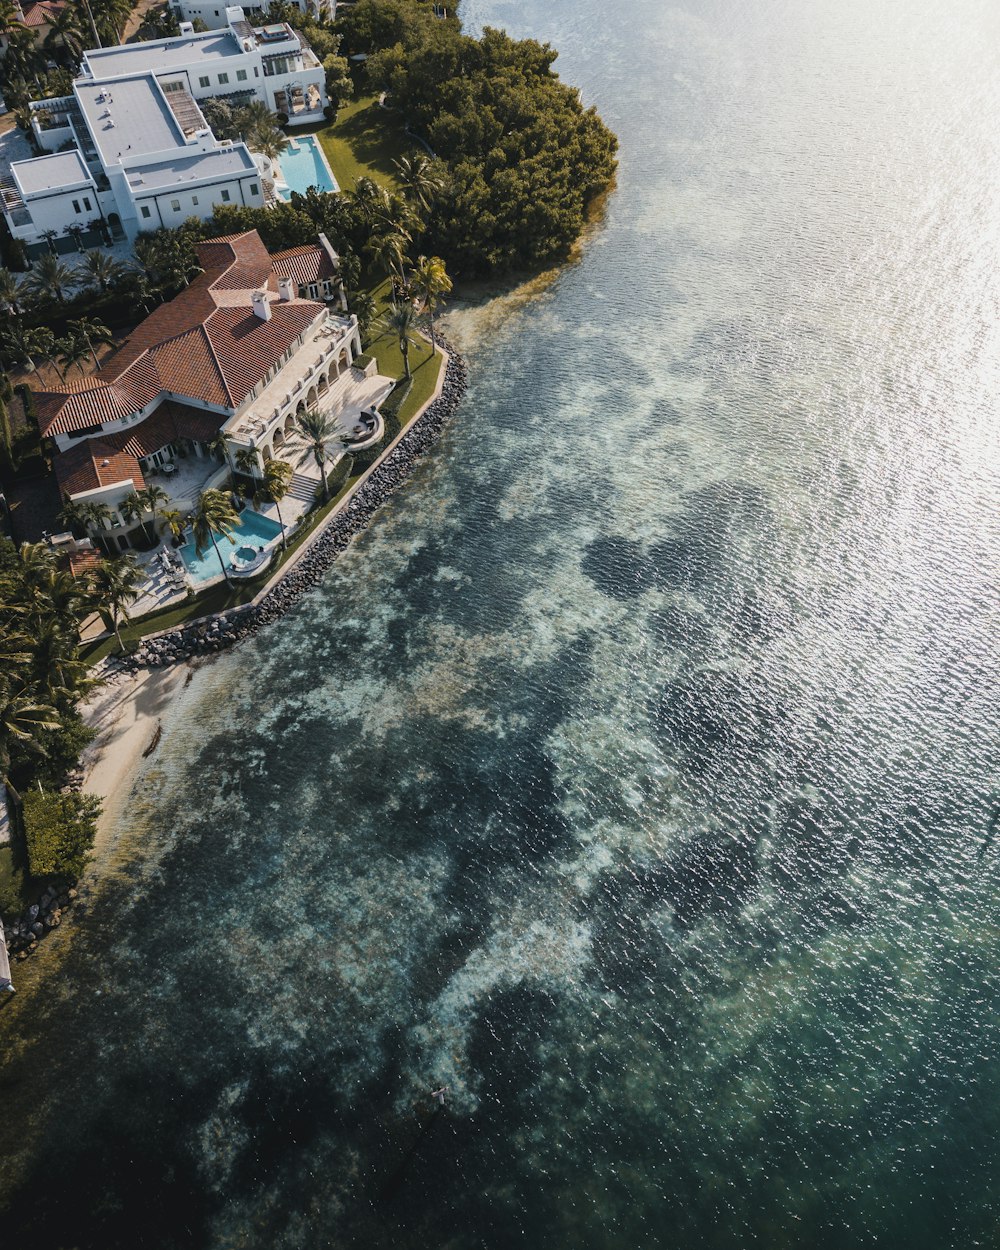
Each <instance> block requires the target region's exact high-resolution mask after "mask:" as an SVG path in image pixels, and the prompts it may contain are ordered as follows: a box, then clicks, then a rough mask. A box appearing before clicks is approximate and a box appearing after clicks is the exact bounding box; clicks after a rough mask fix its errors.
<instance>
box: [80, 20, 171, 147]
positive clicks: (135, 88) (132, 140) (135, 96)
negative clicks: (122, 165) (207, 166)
mask: <svg viewBox="0 0 1000 1250" xmlns="http://www.w3.org/2000/svg"><path fill="white" fill-rule="evenodd" d="M139 46H141V47H148V46H149V45H148V44H143V45H139ZM74 91H75V92H76V97H77V99H78V100H79V101H80V108H81V109H82V110H83V113H84V116H85V117H86V119H87V125H88V126H89V127H90V133H91V134H92V135H93V136H94V142H95V143H96V144H97V149H98V151H99V152H100V154H101V159H102V160H103V162H104V164H105V166H110V165H116V164H118V162H119V161H120V160H123V161H128V160H129V159H130V158H132V157H135V156H142V155H143V153H145V152H166V151H169V150H170V149H171V148H182V147H184V146H185V143H186V140H185V138H184V133H183V131H182V130H181V128H180V125H179V124H178V122H177V119H176V118H175V117H174V115H173V113H172V112H171V110H170V105H169V104H167V101H166V99H165V98H164V95H163V92H162V91H161V90H160V87H159V84H158V83H157V82H156V79H155V78H154V77H153V75H152V74H141V75H138V76H137V77H134V78H119V79H117V80H116V81H115V82H114V83H106V84H105V85H104V86H98V85H97V84H96V83H91V82H88V81H87V80H86V79H84V80H82V81H81V80H77V83H76V86H75V88H74Z"/></svg>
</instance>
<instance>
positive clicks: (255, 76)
mask: <svg viewBox="0 0 1000 1250" xmlns="http://www.w3.org/2000/svg"><path fill="white" fill-rule="evenodd" d="M253 76H254V78H259V77H260V70H259V69H258V68H257V66H256V65H255V66H254V67H253Z"/></svg>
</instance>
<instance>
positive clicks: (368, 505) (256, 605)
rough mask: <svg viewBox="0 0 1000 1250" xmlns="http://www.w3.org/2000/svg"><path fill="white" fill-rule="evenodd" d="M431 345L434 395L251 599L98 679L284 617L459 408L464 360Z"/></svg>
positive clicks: (231, 641)
mask: <svg viewBox="0 0 1000 1250" xmlns="http://www.w3.org/2000/svg"><path fill="white" fill-rule="evenodd" d="M438 342H439V344H440V347H441V349H442V351H443V352H444V353H445V354H446V360H445V368H444V370H443V372H442V375H441V378H440V380H439V385H438V388H437V390H436V392H435V394H434V395H433V396H432V397H431V398H430V399H429V400H428V401H427V404H426V405H425V407H424V408H423V410H422V411H420V412H418V413H417V414H416V415H415V416H414V417H413V418H412V419H411V421H410V423H409V424H408V425H407V426H406V428H405V430H403V432H402V433H401V434H400V435H399V437H398V438H397V439H396V441H395V442H394V443H393V444H392V446H391V447H389V448H388V449H386V450H385V451H384V452H383V453H382V455H381V456H380V457H379V459H378V460H376V461H375V463H374V464H373V465H372V466H371V467H370V468H369V469H368V470H367V471H366V472H365V474H364V476H362V477H361V478H360V479H359V480H358V482H357V483H356V484H355V486H354V488H353V489H352V490H351V492H350V493H349V494H347V495H345V496H344V498H343V499H342V500H341V501H340V502H339V503H338V505H337V507H336V508H335V509H334V510H333V511H332V512H331V513H330V515H329V516H328V517H327V518H326V519H325V520H324V521H323V523H322V524H321V525H319V526H318V527H317V529H316V530H315V532H314V533H313V534H312V535H310V537H309V538H308V539H307V541H306V542H304V543H303V545H302V546H301V547H300V548H299V550H298V551H297V552H295V554H294V555H293V556H292V558H291V559H290V560H289V561H288V562H287V563H286V564H285V565H284V566H283V567H282V568H281V569H280V570H279V571H278V573H276V574H275V576H274V577H273V578H272V579H271V580H270V581H269V582H268V583H267V584H266V585H265V587H264V588H263V589H262V590H261V591H260V593H259V594H258V595H257V597H256V598H255V599H254V600H253V601H252V602H250V603H247V604H243V605H241V606H239V607H235V608H228V609H227V610H226V611H224V612H219V613H214V614H213V613H209V614H206V615H205V616H203V617H198V618H197V619H195V620H193V621H191V622H189V623H188V624H186V625H183V626H180V627H178V628H174V629H168V630H164V631H163V632H162V633H158V634H150V635H148V636H147V637H145V638H143V639H142V640H141V641H140V642H139V645H138V646H137V648H136V650H135V651H134V652H133V653H132V654H131V655H125V656H121V655H109V656H107V657H106V658H105V659H104V660H103V661H102V670H99V671H102V675H104V676H109V675H115V674H122V673H138V672H140V671H141V670H142V669H144V668H162V667H164V666H169V665H174V664H177V663H179V662H181V661H184V660H188V659H191V658H192V657H194V656H203V655H212V654H217V653H218V652H220V651H223V650H227V649H228V648H229V647H231V646H234V645H235V644H236V643H238V642H240V641H242V640H243V639H244V638H249V637H251V636H253V635H254V634H256V633H257V632H258V631H259V630H260V629H262V628H263V627H264V626H266V625H270V624H271V623H272V622H274V621H276V620H278V619H279V618H280V617H282V616H284V614H285V613H286V612H287V611H289V609H290V608H291V607H292V606H293V605H294V604H295V603H297V602H298V600H299V599H300V598H301V597H302V596H303V595H304V594H305V593H306V592H307V591H309V590H311V589H312V588H313V587H314V586H316V585H317V584H318V583H319V581H320V579H321V577H322V576H323V574H324V573H325V572H326V571H327V569H328V568H330V566H331V565H332V564H333V562H334V561H335V560H336V559H337V557H338V556H339V555H340V553H341V552H342V551H344V550H345V549H346V548H347V546H348V545H349V543H350V542H351V540H352V539H353V538H354V537H355V536H356V535H358V534H361V533H363V532H364V531H365V530H366V529H367V528H368V526H369V524H370V523H371V521H372V520H373V518H374V517H375V514H376V513H377V512H378V510H379V508H380V507H381V506H382V504H384V503H385V502H386V501H387V500H388V499H389V498H390V497H391V496H392V495H393V494H394V493H395V492H396V491H397V490H398V489H399V487H400V486H402V485H403V484H404V483H405V482H406V481H407V480H408V479H409V477H410V474H411V473H412V472H413V470H414V468H415V467H416V464H417V462H418V461H419V460H420V459H421V457H422V456H423V454H424V452H425V451H427V450H428V449H429V448H430V447H431V446H432V445H433V444H434V443H435V442H436V441H437V439H438V438H439V437H440V435H441V433H442V431H443V430H444V427H445V425H446V424H447V423H448V421H449V420H450V419H451V417H452V416H453V415H454V413H455V411H456V409H457V408H458V405H459V404H460V403H461V401H462V399H463V397H464V395H465V391H466V386H467V382H468V371H467V369H466V365H465V361H464V359H463V358H462V356H461V355H460V354H459V353H458V352H456V351H455V349H454V348H453V347H451V345H450V344H449V343H447V342H446V341H445V340H443V339H442V338H441V337H440V336H438Z"/></svg>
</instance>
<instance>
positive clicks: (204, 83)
mask: <svg viewBox="0 0 1000 1250" xmlns="http://www.w3.org/2000/svg"><path fill="white" fill-rule="evenodd" d="M215 16H216V17H218V16H219V15H218V13H216V15H215ZM211 85H212V80H211V78H204V77H201V78H199V79H198V86H199V87H210V86H211Z"/></svg>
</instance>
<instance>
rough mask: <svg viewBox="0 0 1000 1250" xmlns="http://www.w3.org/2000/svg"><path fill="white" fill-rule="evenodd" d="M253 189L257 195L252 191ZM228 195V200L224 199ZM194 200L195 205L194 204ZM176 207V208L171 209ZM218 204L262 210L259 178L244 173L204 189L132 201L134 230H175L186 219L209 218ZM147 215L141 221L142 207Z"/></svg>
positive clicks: (191, 188) (171, 191)
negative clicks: (160, 228) (161, 228)
mask: <svg viewBox="0 0 1000 1250" xmlns="http://www.w3.org/2000/svg"><path fill="white" fill-rule="evenodd" d="M254 187H256V189H257V190H256V194H254V193H253V190H252V188H254ZM223 191H227V192H228V193H229V199H228V200H226V199H225V197H224V196H223V194H222V193H223ZM195 200H197V201H198V202H197V204H196V203H195ZM175 204H176V205H177V207H176V208H175V207H174V205H175ZM218 204H233V205H236V206H237V207H240V208H242V207H247V208H263V207H264V191H263V187H262V185H261V179H260V175H259V174H256V173H247V174H245V175H241V176H240V177H238V178H228V179H223V180H220V181H219V182H213V183H209V184H207V185H205V186H200V187H199V186H192V185H185V186H184V187H183V188H177V189H171V188H166V189H165V190H163V191H158V192H156V194H155V195H144V196H142V197H139V196H136V197H135V216H134V217H133V219H132V220H133V221H134V222H135V223H136V229H137V230H155V229H156V228H157V227H158V226H160V225H164V226H170V227H176V226H179V225H181V224H182V223H183V222H185V221H186V220H187V219H188V218H189V217H200V218H201V219H202V221H204V220H205V219H206V218H208V217H211V216H212V212H213V210H214V208H215V206H216V205H218ZM143 205H145V206H146V207H147V208H148V209H149V211H150V215H149V217H143V215H142V206H143Z"/></svg>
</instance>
